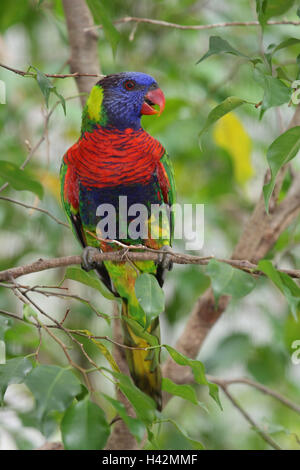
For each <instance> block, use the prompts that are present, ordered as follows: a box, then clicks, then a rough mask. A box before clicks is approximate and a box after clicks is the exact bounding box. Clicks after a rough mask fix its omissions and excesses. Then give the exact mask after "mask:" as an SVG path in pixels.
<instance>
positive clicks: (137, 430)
mask: <svg viewBox="0 0 300 470" xmlns="http://www.w3.org/2000/svg"><path fill="white" fill-rule="evenodd" d="M103 396H104V398H105V399H106V400H107V401H108V402H109V403H110V404H111V405H112V406H113V407H114V409H115V410H116V412H117V413H118V415H119V416H120V417H121V418H122V419H123V421H124V423H125V424H126V426H127V427H128V429H129V431H130V432H131V434H132V435H133V436H134V437H135V438H136V440H137V441H138V442H142V440H143V438H144V435H145V432H146V426H145V424H144V423H143V421H142V420H140V419H137V418H132V416H129V415H128V414H127V411H126V408H125V406H124V405H123V403H121V402H120V401H118V400H115V399H114V398H112V397H110V396H109V395H106V394H105V393H103Z"/></svg>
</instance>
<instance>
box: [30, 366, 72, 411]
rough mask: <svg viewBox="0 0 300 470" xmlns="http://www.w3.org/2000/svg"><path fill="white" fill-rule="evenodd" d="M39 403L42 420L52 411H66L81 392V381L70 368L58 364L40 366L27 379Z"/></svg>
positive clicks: (38, 408) (38, 407)
mask: <svg viewBox="0 0 300 470" xmlns="http://www.w3.org/2000/svg"><path fill="white" fill-rule="evenodd" d="M25 383H26V385H27V387H28V388H29V389H30V390H31V392H32V394H33V396H34V397H35V399H36V403H37V416H38V418H39V419H40V420H42V419H43V418H45V417H46V416H47V415H48V414H49V413H50V412H52V411H54V410H57V411H65V409H66V408H68V406H69V405H70V404H71V402H72V400H73V398H74V397H75V396H76V395H78V394H79V393H80V392H81V387H80V381H79V380H78V379H77V377H76V376H75V375H74V374H73V372H71V371H70V370H69V369H64V368H62V367H58V366H38V367H36V368H35V369H33V371H32V372H31V373H30V374H29V375H28V376H27V378H26V381H25Z"/></svg>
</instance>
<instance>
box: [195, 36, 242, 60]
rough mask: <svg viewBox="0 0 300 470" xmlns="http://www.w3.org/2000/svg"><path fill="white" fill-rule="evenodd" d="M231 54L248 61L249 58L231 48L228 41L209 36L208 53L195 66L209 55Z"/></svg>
mask: <svg viewBox="0 0 300 470" xmlns="http://www.w3.org/2000/svg"><path fill="white" fill-rule="evenodd" d="M223 52H225V53H227V54H233V55H237V56H240V57H244V58H246V59H249V57H248V56H247V55H245V54H243V53H242V52H239V51H238V50H237V49H235V48H234V47H232V46H231V45H230V44H229V42H228V41H226V40H225V39H222V38H221V37H220V36H210V38H209V49H208V51H207V52H206V53H205V54H204V55H203V56H202V57H201V59H199V60H198V62H197V64H199V63H200V62H202V61H203V60H205V59H207V58H208V57H210V56H211V55H214V54H221V53H223Z"/></svg>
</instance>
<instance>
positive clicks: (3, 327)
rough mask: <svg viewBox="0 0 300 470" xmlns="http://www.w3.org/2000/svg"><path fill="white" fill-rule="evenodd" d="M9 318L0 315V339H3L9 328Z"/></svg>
mask: <svg viewBox="0 0 300 470" xmlns="http://www.w3.org/2000/svg"><path fill="white" fill-rule="evenodd" d="M11 326H12V320H11V318H6V317H4V316H2V315H0V340H4V336H5V333H6V332H7V331H8V330H9V329H10V328H11Z"/></svg>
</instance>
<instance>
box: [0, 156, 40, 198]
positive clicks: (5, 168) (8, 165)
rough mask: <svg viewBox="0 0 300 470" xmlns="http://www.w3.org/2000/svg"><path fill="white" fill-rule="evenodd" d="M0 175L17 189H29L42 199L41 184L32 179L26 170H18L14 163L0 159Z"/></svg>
mask: <svg viewBox="0 0 300 470" xmlns="http://www.w3.org/2000/svg"><path fill="white" fill-rule="evenodd" d="M0 177H1V178H3V179H4V180H5V181H7V182H8V183H9V184H10V185H11V186H12V187H13V188H14V189H16V190H17V191H30V192H32V193H34V194H36V195H37V196H38V197H39V198H40V199H43V194H44V190H43V186H42V185H41V184H40V183H39V182H38V181H35V180H34V179H32V177H31V176H30V174H29V173H28V172H27V171H26V170H20V168H19V167H18V166H17V165H15V164H14V163H12V162H7V161H5V160H0Z"/></svg>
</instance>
